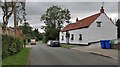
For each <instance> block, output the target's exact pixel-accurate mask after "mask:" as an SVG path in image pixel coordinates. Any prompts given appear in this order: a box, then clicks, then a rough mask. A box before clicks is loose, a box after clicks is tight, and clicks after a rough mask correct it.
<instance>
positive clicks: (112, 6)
mask: <svg viewBox="0 0 120 67" xmlns="http://www.w3.org/2000/svg"><path fill="white" fill-rule="evenodd" d="M53 5H57V6H59V7H61V8H65V9H69V11H70V14H71V19H70V21H71V22H75V19H76V17H78V19H79V20H80V19H82V18H85V17H87V16H90V15H93V14H96V13H98V12H99V11H100V8H101V6H102V2H27V3H26V13H27V16H26V18H27V21H28V22H29V23H30V25H31V26H32V27H33V28H38V29H39V31H40V32H43V30H42V29H41V26H42V25H44V23H43V22H41V21H40V17H41V15H43V14H44V13H45V11H46V10H47V8H48V7H50V6H53ZM104 9H105V12H106V14H107V15H108V16H109V17H111V18H112V19H113V20H115V19H117V18H118V3H117V2H105V3H104ZM1 13H2V12H0V15H1ZM0 17H1V16H0ZM0 21H2V18H1V19H0ZM9 25H10V26H13V22H12V19H11V20H10V23H9Z"/></svg>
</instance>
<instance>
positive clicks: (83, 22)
mask: <svg viewBox="0 0 120 67" xmlns="http://www.w3.org/2000/svg"><path fill="white" fill-rule="evenodd" d="M100 15H101V12H100V13H97V14H94V15H92V16H89V17H86V18H84V19H82V20H78V21H77V22H75V23H71V24H68V25H67V26H66V27H64V28H63V29H62V30H61V31H69V30H74V29H81V28H85V27H89V26H90V25H91V24H92V23H93V22H94V21H95V20H96V19H97V18H98V17H99V16H100Z"/></svg>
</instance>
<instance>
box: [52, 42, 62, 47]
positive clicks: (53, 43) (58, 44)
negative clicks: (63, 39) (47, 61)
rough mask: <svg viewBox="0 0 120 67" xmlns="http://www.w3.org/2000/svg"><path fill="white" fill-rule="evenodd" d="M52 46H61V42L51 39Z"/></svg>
mask: <svg viewBox="0 0 120 67" xmlns="http://www.w3.org/2000/svg"><path fill="white" fill-rule="evenodd" d="M50 46H51V47H60V42H59V41H57V40H53V41H51V43H50Z"/></svg>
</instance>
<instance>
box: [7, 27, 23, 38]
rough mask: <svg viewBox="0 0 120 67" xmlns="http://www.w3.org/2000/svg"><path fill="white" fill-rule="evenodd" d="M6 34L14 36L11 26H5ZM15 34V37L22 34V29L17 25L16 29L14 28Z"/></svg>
mask: <svg viewBox="0 0 120 67" xmlns="http://www.w3.org/2000/svg"><path fill="white" fill-rule="evenodd" d="M7 35H10V36H14V28H13V27H7ZM16 36H17V37H22V36H23V34H22V30H21V29H20V28H19V27H17V29H16Z"/></svg>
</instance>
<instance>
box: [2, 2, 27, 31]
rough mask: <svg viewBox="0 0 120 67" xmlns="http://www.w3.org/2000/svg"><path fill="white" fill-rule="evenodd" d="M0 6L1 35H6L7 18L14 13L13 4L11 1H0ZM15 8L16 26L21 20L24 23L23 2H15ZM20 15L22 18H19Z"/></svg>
mask: <svg viewBox="0 0 120 67" xmlns="http://www.w3.org/2000/svg"><path fill="white" fill-rule="evenodd" d="M0 4H1V5H0V6H1V8H2V11H3V33H6V27H7V24H8V21H9V18H10V17H11V16H12V14H13V13H14V7H15V5H14V2H13V0H11V1H10V0H9V1H8V0H4V2H2V1H0ZM16 5H17V7H15V8H16V9H17V11H16V14H17V19H16V20H17V24H18V22H20V23H21V22H22V21H23V20H24V21H26V19H25V15H26V13H25V1H23V2H22V1H21V2H19V1H17V2H16ZM20 15H22V17H20Z"/></svg>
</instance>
